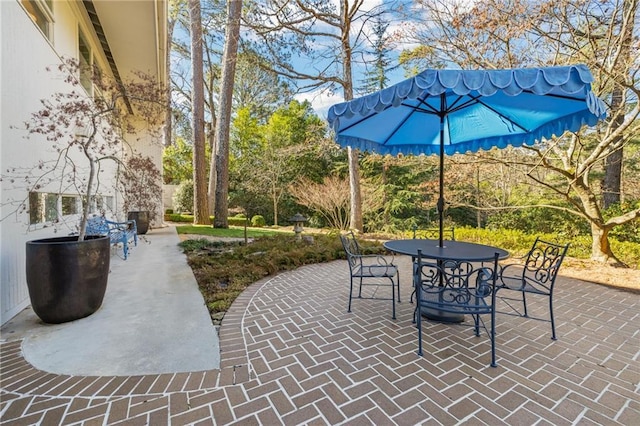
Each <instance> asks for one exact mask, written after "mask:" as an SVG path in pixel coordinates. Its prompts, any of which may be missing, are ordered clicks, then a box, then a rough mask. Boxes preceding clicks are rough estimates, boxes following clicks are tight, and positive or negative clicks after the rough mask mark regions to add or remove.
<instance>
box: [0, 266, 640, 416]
mask: <svg viewBox="0 0 640 426" xmlns="http://www.w3.org/2000/svg"><path fill="white" fill-rule="evenodd" d="M400 266H401V283H402V292H403V293H402V303H400V304H399V305H398V312H397V320H395V321H394V320H392V319H391V303H390V302H389V301H376V300H358V299H355V300H354V305H353V309H352V312H351V313H347V312H346V304H347V291H348V284H347V277H348V268H347V265H346V262H344V261H335V262H331V263H326V264H319V265H311V266H306V267H303V268H300V269H298V270H296V271H292V272H287V273H283V274H281V275H278V276H276V277H273V278H269V279H265V280H263V281H261V282H258V283H256V284H254V285H253V286H251V287H250V288H249V289H247V290H246V291H245V292H244V293H243V294H242V295H241V296H240V297H239V298H238V299H236V301H235V303H234V304H233V306H232V308H231V309H230V311H229V312H228V313H227V315H226V316H225V319H224V321H223V324H222V327H221V328H220V347H221V351H222V353H221V369H220V370H215V371H204V372H193V373H178V374H170V373H169V374H159V375H150V376H131V377H74V376H64V375H56V374H49V373H46V372H42V371H38V370H36V369H35V368H33V367H31V366H30V365H29V364H28V363H27V362H26V361H25V360H24V358H23V357H22V353H21V341H13V342H8V343H4V344H2V347H1V357H0V367H1V368H2V377H1V379H0V384H1V387H2V391H1V394H0V396H1V401H0V415H1V422H2V424H6V425H14V424H15V425H30V424H43V425H56V424H87V425H93V424H96V425H97V424H123V425H135V424H141V425H147V424H149V425H163V424H173V425H183V424H198V425H204V424H243V425H251V424H262V425H272V424H292V425H293V424H314V425H315V424H353V425H356V424H375V425H382V424H398V425H405V424H443V425H451V424H486V425H498V424H510V425H525V424H537V425H551V424H552V425H565V424H566V425H572V424H580V425H591V424H594V425H595V424H599V425H603V424H604V425H615V424H620V425H638V424H640V362H639V361H640V326H639V324H640V296H639V295H637V294H632V293H626V292H622V291H619V290H614V289H609V288H605V287H602V286H599V285H595V284H591V283H587V282H583V281H579V280H575V279H569V278H562V277H561V278H560V279H559V280H558V283H557V290H556V291H557V292H556V297H555V298H554V302H555V307H556V316H557V331H558V336H559V340H557V341H552V340H551V339H550V326H549V324H548V323H546V322H540V321H535V320H532V319H524V318H518V317H511V316H506V315H498V318H497V332H498V336H497V339H496V341H497V355H498V368H491V367H489V366H488V364H489V358H490V353H489V351H490V345H489V340H488V338H487V337H486V336H484V335H483V336H480V337H475V336H474V335H473V332H472V330H471V329H470V328H466V327H460V326H457V325H444V324H436V323H430V322H426V324H425V330H424V336H423V337H424V349H425V356H424V357H422V358H421V357H418V356H417V355H416V350H417V337H416V329H415V327H414V326H413V325H412V323H411V320H412V316H413V305H412V304H411V303H410V301H409V297H410V282H411V279H410V273H411V269H410V261H409V259H407V258H400ZM380 291H385V292H387V291H389V288H388V287H387V288H384V289H381V290H380ZM531 307H532V312H534V313H537V314H541V315H546V300H544V301H541V302H540V303H533V304H532V306H531Z"/></svg>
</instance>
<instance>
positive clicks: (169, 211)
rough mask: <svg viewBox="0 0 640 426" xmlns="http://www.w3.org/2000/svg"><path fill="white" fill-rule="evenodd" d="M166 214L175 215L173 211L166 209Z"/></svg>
mask: <svg viewBox="0 0 640 426" xmlns="http://www.w3.org/2000/svg"><path fill="white" fill-rule="evenodd" d="M164 212H165V214H173V209H166V210H165V211H164Z"/></svg>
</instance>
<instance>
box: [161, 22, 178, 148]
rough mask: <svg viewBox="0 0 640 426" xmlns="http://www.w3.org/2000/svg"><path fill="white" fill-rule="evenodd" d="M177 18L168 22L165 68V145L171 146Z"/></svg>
mask: <svg viewBox="0 0 640 426" xmlns="http://www.w3.org/2000/svg"><path fill="white" fill-rule="evenodd" d="M175 24H176V20H175V19H170V20H169V23H168V24H167V46H166V52H167V53H166V55H165V58H164V59H165V68H166V73H167V83H166V84H167V87H165V96H166V98H165V102H166V103H167V106H166V111H165V117H164V129H163V133H164V146H165V147H167V146H171V142H172V136H173V127H172V124H173V121H172V120H173V110H172V109H171V40H172V39H173V27H175Z"/></svg>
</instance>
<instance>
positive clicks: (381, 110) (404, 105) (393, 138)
mask: <svg viewBox="0 0 640 426" xmlns="http://www.w3.org/2000/svg"><path fill="white" fill-rule="evenodd" d="M592 81H593V76H592V75H591V72H590V71H589V69H588V68H587V67H586V66H585V65H582V64H580V65H572V66H564V67H546V68H519V69H505V70H426V71H423V72H421V73H420V74H418V75H416V76H415V77H412V78H410V79H407V80H404V81H402V82H400V83H398V84H395V85H393V86H391V87H388V88H386V89H383V90H381V91H379V92H375V93H372V94H370V95H367V96H363V97H360V98H357V99H353V100H351V101H348V102H342V103H339V104H335V105H333V106H332V107H331V108H330V109H329V112H328V117H327V120H328V122H329V125H330V126H331V128H332V129H333V130H334V132H335V139H336V141H337V142H338V143H339V144H340V145H341V146H343V147H346V146H350V147H352V148H356V149H360V150H363V151H369V152H376V153H379V154H392V155H395V154H414V155H419V154H426V155H430V154H437V155H439V156H440V197H439V199H438V218H439V226H440V245H442V229H443V210H444V196H443V193H444V188H443V169H444V155H445V154H447V155H451V154H455V153H465V152H475V151H478V150H480V149H485V150H487V149H491V148H493V147H497V148H505V147H506V146H508V145H511V146H514V147H518V146H522V145H533V144H534V143H535V142H536V141H541V140H542V139H545V138H550V137H552V136H554V135H555V136H560V135H562V134H563V133H564V132H565V131H567V130H569V131H577V130H579V129H580V128H581V127H582V126H584V125H588V126H593V125H595V124H596V123H597V122H598V121H599V120H601V119H604V118H605V117H606V109H605V105H604V103H603V102H602V100H600V99H599V98H598V97H597V96H596V95H595V94H594V93H593V92H592V91H591V82H592Z"/></svg>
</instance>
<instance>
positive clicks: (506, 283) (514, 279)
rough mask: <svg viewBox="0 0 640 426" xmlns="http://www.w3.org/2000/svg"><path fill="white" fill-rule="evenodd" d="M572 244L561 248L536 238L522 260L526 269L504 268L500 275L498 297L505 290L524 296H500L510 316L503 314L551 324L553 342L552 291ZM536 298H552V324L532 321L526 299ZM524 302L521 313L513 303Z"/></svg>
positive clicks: (520, 266) (517, 266) (551, 303)
mask: <svg viewBox="0 0 640 426" xmlns="http://www.w3.org/2000/svg"><path fill="white" fill-rule="evenodd" d="M568 249H569V244H566V245H560V244H555V243H550V242H548V241H543V240H541V239H540V238H539V237H538V238H536V240H535V242H534V243H533V246H532V247H531V250H530V251H529V252H528V253H527V254H526V255H525V256H524V257H523V259H524V265H521V264H517V263H514V264H509V265H505V266H503V267H502V268H501V269H500V271H499V275H498V293H500V292H501V291H502V290H511V291H517V292H519V293H521V295H522V299H515V298H512V297H504V296H498V297H499V299H500V300H503V301H504V302H505V303H506V304H507V306H509V307H510V308H511V312H501V313H507V314H511V315H514V313H515V315H518V316H521V317H528V318H532V319H537V320H541V321H547V322H550V323H551V339H553V340H556V325H555V320H554V316H553V287H554V284H555V282H556V277H557V276H558V270H559V269H560V265H561V264H562V261H563V260H564V257H565V255H566V254H567V250H568ZM527 293H529V294H534V295H538V296H545V297H548V298H549V320H547V319H544V318H540V317H529V312H528V311H527V298H526V295H527ZM520 300H522V307H523V311H522V312H521V311H520V309H518V308H517V307H516V306H514V305H513V304H511V303H510V302H520Z"/></svg>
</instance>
